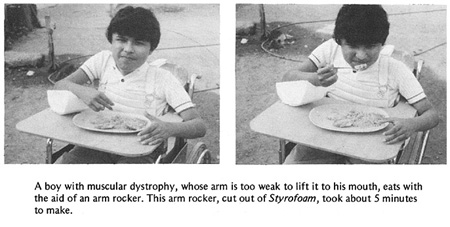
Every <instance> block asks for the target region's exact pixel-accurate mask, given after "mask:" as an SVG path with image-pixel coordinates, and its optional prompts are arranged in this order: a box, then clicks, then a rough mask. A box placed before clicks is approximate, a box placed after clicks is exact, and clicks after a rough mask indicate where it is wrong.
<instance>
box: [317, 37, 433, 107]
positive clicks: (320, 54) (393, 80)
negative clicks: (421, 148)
mask: <svg viewBox="0 0 450 227" xmlns="http://www.w3.org/2000/svg"><path fill="white" fill-rule="evenodd" d="M382 52H383V51H382ZM309 59H310V60H311V61H312V62H314V64H316V66H319V65H321V64H324V63H326V64H331V63H332V64H334V66H335V67H350V65H349V64H348V63H347V62H346V61H345V59H344V56H343V55H342V49H341V47H340V46H339V45H338V44H337V43H336V41H334V39H330V40H328V41H326V42H324V43H323V44H321V45H320V46H319V47H317V48H316V49H315V50H314V51H313V52H312V53H311V55H310V56H309ZM328 95H329V96H330V97H333V98H337V99H341V100H346V101H351V102H355V103H360V104H366V105H371V106H377V107H392V106H394V105H395V104H396V102H397V101H398V99H399V95H401V96H403V97H404V98H405V99H406V100H407V101H408V103H410V104H413V103H416V102H418V101H419V100H421V99H423V98H425V97H426V96H425V93H424V91H423V88H422V86H421V85H420V83H419V81H417V79H416V77H415V76H414V74H413V73H412V72H411V71H410V69H409V68H408V67H407V66H406V65H405V64H403V63H402V62H400V61H398V60H396V59H393V58H392V57H390V56H386V55H384V54H380V57H379V58H378V60H377V61H376V62H375V63H374V64H373V65H371V66H370V67H369V68H367V69H365V70H363V71H359V72H356V73H354V72H352V70H351V69H348V70H339V71H338V80H337V82H336V83H335V84H333V85H332V86H330V91H329V94H328Z"/></svg>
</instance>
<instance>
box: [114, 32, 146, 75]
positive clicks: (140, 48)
mask: <svg viewBox="0 0 450 227" xmlns="http://www.w3.org/2000/svg"><path fill="white" fill-rule="evenodd" d="M150 47H151V45H150V43H149V42H147V41H142V40H136V39H134V38H133V37H129V36H121V35H119V34H117V33H114V34H113V35H112V40H111V48H112V53H113V58H114V61H115V62H116V66H117V67H118V68H119V70H120V72H122V74H123V75H127V74H129V73H131V72H133V71H134V70H135V69H137V68H139V67H140V66H141V65H142V64H144V62H145V61H146V60H147V57H148V56H149V55H150V54H151V53H152V51H150Z"/></svg>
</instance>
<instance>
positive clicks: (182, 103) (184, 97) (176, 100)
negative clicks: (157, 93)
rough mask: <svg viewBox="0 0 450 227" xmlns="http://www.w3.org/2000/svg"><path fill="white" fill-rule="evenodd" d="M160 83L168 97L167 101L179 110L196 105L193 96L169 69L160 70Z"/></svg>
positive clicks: (178, 111)
mask: <svg viewBox="0 0 450 227" xmlns="http://www.w3.org/2000/svg"><path fill="white" fill-rule="evenodd" d="M158 84H159V85H160V87H159V88H160V89H161V88H162V90H161V91H162V92H163V94H164V96H165V98H166V101H167V103H168V104H169V105H170V106H171V107H172V108H173V109H174V110H175V111H176V112H177V113H180V112H182V111H184V110H186V109H189V108H191V107H194V104H193V103H192V100H191V98H190V97H189V95H188V93H187V92H186V90H184V88H183V86H182V85H181V83H180V82H179V81H178V79H177V78H176V77H175V76H174V75H172V73H170V72H169V71H167V70H164V69H159V70H158Z"/></svg>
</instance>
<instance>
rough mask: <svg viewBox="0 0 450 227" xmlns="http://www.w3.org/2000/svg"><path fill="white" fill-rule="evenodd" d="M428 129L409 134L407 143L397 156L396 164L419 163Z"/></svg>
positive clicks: (423, 152) (426, 141)
mask: <svg viewBox="0 0 450 227" xmlns="http://www.w3.org/2000/svg"><path fill="white" fill-rule="evenodd" d="M429 133H430V131H429V130H427V131H424V132H417V133H416V134H414V135H413V136H411V138H410V140H409V142H408V144H406V146H405V147H404V148H403V151H401V153H400V154H399V157H398V158H397V164H421V163H422V159H423V156H424V154H425V148H426V146H427V144H428V137H429Z"/></svg>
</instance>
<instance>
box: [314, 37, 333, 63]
mask: <svg viewBox="0 0 450 227" xmlns="http://www.w3.org/2000/svg"><path fill="white" fill-rule="evenodd" d="M336 47H337V43H336V42H335V41H334V39H330V40H328V41H326V42H324V43H322V44H320V45H319V46H318V47H317V48H316V49H314V50H313V52H312V53H311V54H310V55H309V59H310V60H311V61H312V62H313V63H314V64H315V65H316V66H317V67H318V68H319V65H321V64H323V63H329V62H331V57H332V56H331V55H332V53H333V51H335V49H336Z"/></svg>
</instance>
